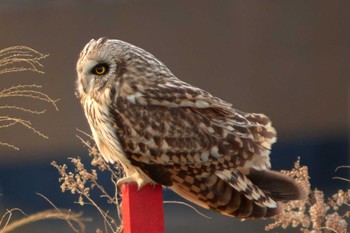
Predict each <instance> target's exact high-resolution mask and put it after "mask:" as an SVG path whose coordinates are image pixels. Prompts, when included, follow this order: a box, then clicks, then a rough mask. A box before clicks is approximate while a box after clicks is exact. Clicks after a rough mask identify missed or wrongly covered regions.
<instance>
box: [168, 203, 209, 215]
mask: <svg viewBox="0 0 350 233" xmlns="http://www.w3.org/2000/svg"><path fill="white" fill-rule="evenodd" d="M163 203H164V204H180V205H184V206H187V207H189V208H190V209H192V210H194V212H196V213H197V214H199V215H200V216H202V217H204V218H207V219H211V217H210V216H208V215H205V214H203V213H202V212H200V211H199V210H198V209H196V208H195V207H194V206H192V205H190V204H187V203H186V202H183V201H163Z"/></svg>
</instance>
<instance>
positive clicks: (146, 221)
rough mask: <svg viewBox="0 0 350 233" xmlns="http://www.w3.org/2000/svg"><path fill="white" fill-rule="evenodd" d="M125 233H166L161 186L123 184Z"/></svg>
mask: <svg viewBox="0 0 350 233" xmlns="http://www.w3.org/2000/svg"><path fill="white" fill-rule="evenodd" d="M121 191H122V222H123V233H164V209H163V197H162V186H161V185H156V186H153V185H150V184H147V185H145V186H144V187H142V188H141V189H140V190H138V188H137V185H136V184H123V185H122V187H121Z"/></svg>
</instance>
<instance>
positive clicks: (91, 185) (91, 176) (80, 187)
mask: <svg viewBox="0 0 350 233" xmlns="http://www.w3.org/2000/svg"><path fill="white" fill-rule="evenodd" d="M81 133H83V134H84V135H85V136H87V137H89V139H90V140H92V139H91V137H90V136H89V135H87V134H86V133H84V132H81ZM78 137H79V138H80V140H81V141H82V143H83V144H84V145H85V146H86V147H87V148H88V150H89V156H90V158H91V165H92V167H93V169H87V168H86V167H85V165H84V164H83V163H82V161H81V159H80V158H79V157H76V158H70V159H69V160H70V162H71V164H72V165H73V167H74V168H73V169H71V171H69V169H68V166H67V165H66V164H63V165H58V164H57V163H56V162H55V161H53V162H52V165H53V166H54V167H55V168H57V170H58V172H59V173H60V178H59V181H60V182H61V189H62V191H63V192H65V191H70V192H71V193H72V194H77V195H78V200H77V203H78V204H79V205H81V206H83V205H86V204H89V205H92V206H94V207H95V208H96V210H97V211H98V213H99V214H100V215H101V217H102V219H103V230H102V229H96V232H105V233H107V232H122V227H121V226H120V225H119V222H120V212H119V208H120V205H119V199H120V197H119V192H118V188H117V185H116V183H117V180H118V179H120V178H121V177H122V176H123V174H122V173H123V172H122V168H121V167H120V166H119V165H118V164H114V165H112V164H108V163H106V162H105V161H104V159H103V158H102V156H101V155H100V153H99V152H98V150H97V148H96V146H92V145H91V143H90V141H89V140H84V139H83V138H81V137H80V136H78ZM100 172H107V173H108V174H109V175H110V177H111V182H112V185H114V187H115V188H114V190H115V192H114V193H111V194H110V193H107V192H106V190H105V188H104V187H103V186H102V185H100V184H99V183H98V177H99V175H98V174H99V173H100ZM93 189H94V190H97V192H99V193H100V196H99V198H104V199H105V200H106V201H107V202H108V204H110V205H112V207H113V209H114V210H116V212H117V215H118V216H119V221H117V220H116V219H114V218H113V217H111V215H110V213H109V211H108V210H104V209H103V208H102V207H100V206H99V205H98V204H96V200H94V199H93V198H92V196H91V195H90V192H91V191H92V190H93Z"/></svg>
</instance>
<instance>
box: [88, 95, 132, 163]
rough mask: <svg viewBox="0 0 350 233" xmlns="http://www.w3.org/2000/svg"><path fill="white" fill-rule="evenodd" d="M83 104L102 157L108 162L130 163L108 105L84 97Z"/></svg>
mask: <svg viewBox="0 0 350 233" xmlns="http://www.w3.org/2000/svg"><path fill="white" fill-rule="evenodd" d="M83 105H84V112H85V116H86V118H87V120H88V122H89V125H90V128H91V131H92V134H93V137H94V140H95V142H96V144H97V147H98V149H99V151H100V152H101V154H102V156H103V158H104V159H105V160H106V161H107V162H110V163H114V162H116V161H118V162H121V163H122V164H130V161H129V160H128V159H127V158H126V156H125V153H124V152H123V150H122V148H121V146H120V142H119V140H118V137H117V136H116V134H115V130H116V129H115V128H114V127H115V125H113V121H111V119H112V118H111V117H110V115H109V112H108V107H107V106H101V105H100V104H99V103H98V102H96V101H94V100H93V99H86V100H85V102H84V103H83Z"/></svg>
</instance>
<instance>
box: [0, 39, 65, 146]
mask: <svg viewBox="0 0 350 233" xmlns="http://www.w3.org/2000/svg"><path fill="white" fill-rule="evenodd" d="M47 56H48V55H45V54H42V53H39V52H37V51H36V50H34V49H31V48H29V47H26V46H13V47H9V48H6V49H2V50H0V75H1V74H5V73H10V72H21V71H31V72H36V73H39V74H43V73H44V71H43V70H42V68H43V65H42V64H41V60H43V59H44V58H46V57H47ZM7 98H30V99H33V100H38V101H43V102H47V103H49V104H50V105H52V106H53V107H54V108H55V109H56V110H58V108H57V105H56V102H57V101H58V100H53V99H51V98H50V97H49V96H48V95H47V94H45V93H44V92H42V91H41V86H39V85H35V84H32V85H14V86H12V87H8V88H4V89H3V90H1V91H0V100H5V101H6V99H7ZM9 109H12V110H17V111H22V112H25V113H28V114H34V115H40V114H44V113H45V111H46V109H42V110H35V109H31V108H28V107H23V106H14V105H2V106H0V129H2V128H9V127H12V126H15V125H21V126H23V127H25V128H27V129H29V130H31V131H33V132H34V133H35V134H37V135H39V136H41V137H43V138H47V136H46V135H45V134H43V133H42V132H40V131H39V130H37V129H35V128H34V127H33V126H32V124H31V122H30V121H29V120H26V119H22V118H19V117H16V116H9V115H7V114H5V113H4V111H5V110H9ZM0 146H6V147H10V148H12V149H15V150H19V148H18V147H17V146H15V145H14V144H11V143H8V142H4V141H1V140H0Z"/></svg>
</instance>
